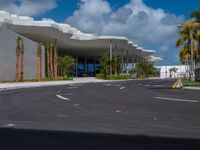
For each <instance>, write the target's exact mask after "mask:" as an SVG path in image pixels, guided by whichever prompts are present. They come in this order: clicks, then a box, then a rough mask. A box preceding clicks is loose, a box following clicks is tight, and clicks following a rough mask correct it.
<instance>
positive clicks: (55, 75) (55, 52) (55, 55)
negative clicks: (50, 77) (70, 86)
mask: <svg viewBox="0 0 200 150" xmlns="http://www.w3.org/2000/svg"><path fill="white" fill-rule="evenodd" d="M57 61H58V56H57V49H56V46H55V48H54V79H55V80H57V79H58V62H57Z"/></svg>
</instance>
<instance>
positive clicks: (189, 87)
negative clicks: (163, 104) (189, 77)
mask: <svg viewBox="0 0 200 150" xmlns="http://www.w3.org/2000/svg"><path fill="white" fill-rule="evenodd" d="M183 89H187V90H200V87H195V86H184V87H183Z"/></svg>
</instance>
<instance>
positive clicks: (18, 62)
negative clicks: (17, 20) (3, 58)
mask: <svg viewBox="0 0 200 150" xmlns="http://www.w3.org/2000/svg"><path fill="white" fill-rule="evenodd" d="M16 42H17V46H16V72H15V80H16V81H17V82H18V81H19V64H20V51H21V50H20V49H21V48H20V42H21V37H20V36H18V37H17V38H16Z"/></svg>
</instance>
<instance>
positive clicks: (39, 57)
mask: <svg viewBox="0 0 200 150" xmlns="http://www.w3.org/2000/svg"><path fill="white" fill-rule="evenodd" d="M41 54H42V48H41V44H40V43H39V44H38V49H37V79H38V81H41V80H42V74H41V73H42V55H41Z"/></svg>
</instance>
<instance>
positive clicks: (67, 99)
mask: <svg viewBox="0 0 200 150" xmlns="http://www.w3.org/2000/svg"><path fill="white" fill-rule="evenodd" d="M56 96H57V97H58V98H60V99H62V100H65V101H70V99H69V98H66V97H63V96H61V95H56Z"/></svg>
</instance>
